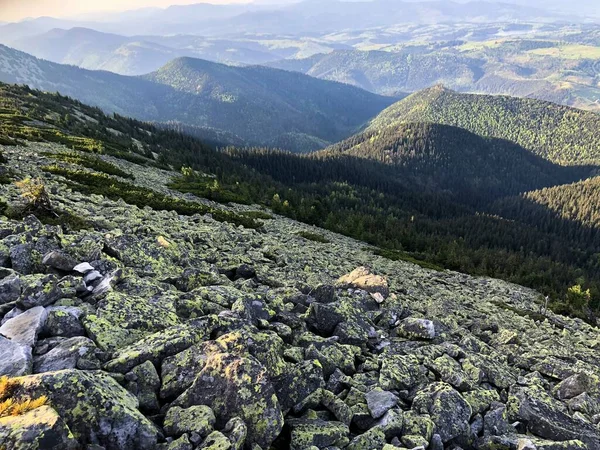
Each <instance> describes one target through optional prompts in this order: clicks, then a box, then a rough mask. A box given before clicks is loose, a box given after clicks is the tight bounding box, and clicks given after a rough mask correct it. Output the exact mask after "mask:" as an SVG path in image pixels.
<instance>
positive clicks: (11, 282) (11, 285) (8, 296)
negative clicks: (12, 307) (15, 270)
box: [0, 275, 21, 305]
mask: <svg viewBox="0 0 600 450" xmlns="http://www.w3.org/2000/svg"><path fill="white" fill-rule="evenodd" d="M20 296H21V280H20V279H19V277H18V276H16V275H13V276H8V277H6V278H4V279H2V280H1V281H0V305H5V304H7V303H13V302H16V301H17V300H18V299H19V297H20Z"/></svg>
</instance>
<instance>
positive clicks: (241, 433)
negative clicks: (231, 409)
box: [223, 417, 248, 450]
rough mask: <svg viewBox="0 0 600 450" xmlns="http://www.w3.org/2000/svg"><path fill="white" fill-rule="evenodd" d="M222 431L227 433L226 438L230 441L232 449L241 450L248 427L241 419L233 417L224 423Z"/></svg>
mask: <svg viewBox="0 0 600 450" xmlns="http://www.w3.org/2000/svg"><path fill="white" fill-rule="evenodd" d="M223 433H225V434H226V435H227V438H228V439H229V441H230V442H231V447H232V448H233V449H234V450H242V449H243V448H244V443H245V442H246V437H247V435H248V427H247V426H246V424H245V423H244V421H243V420H242V419H240V418H239V417H234V418H233V419H231V420H230V421H229V422H227V424H226V425H225V428H224V429H223Z"/></svg>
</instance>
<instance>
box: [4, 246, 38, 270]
mask: <svg viewBox="0 0 600 450" xmlns="http://www.w3.org/2000/svg"><path fill="white" fill-rule="evenodd" d="M36 257H37V256H36V255H35V253H34V247H33V245H32V244H29V243H27V244H19V245H16V246H14V247H12V248H11V249H10V264H11V267H12V268H13V269H14V270H15V271H17V272H19V273H20V274H22V275H29V274H32V273H34V272H35V271H36V266H37V264H36ZM37 263H38V264H39V259H38V260H37Z"/></svg>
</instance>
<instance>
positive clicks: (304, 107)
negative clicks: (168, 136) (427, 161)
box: [0, 47, 394, 151]
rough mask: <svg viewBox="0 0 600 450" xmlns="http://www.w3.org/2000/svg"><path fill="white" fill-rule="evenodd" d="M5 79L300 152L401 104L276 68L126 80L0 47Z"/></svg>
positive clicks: (193, 67) (194, 67) (189, 69)
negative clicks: (392, 106) (284, 146)
mask: <svg viewBox="0 0 600 450" xmlns="http://www.w3.org/2000/svg"><path fill="white" fill-rule="evenodd" d="M0 80H2V81H5V82H9V83H25V84H29V85H31V86H32V87H36V88H39V89H43V90H46V91H50V92H56V91H58V92H60V93H61V94H63V95H68V96H71V97H73V98H77V99H79V100H81V101H84V102H87V103H89V104H92V105H95V106H98V107H100V108H102V109H103V110H105V111H110V112H117V113H119V114H122V115H127V116H132V117H136V118H139V119H142V120H148V121H154V122H180V123H182V124H184V125H190V126H194V127H200V128H207V129H212V130H220V131H222V132H226V133H231V134H233V135H236V136H237V137H238V139H239V138H241V139H242V140H244V141H245V142H247V143H248V144H250V145H271V143H278V144H279V143H281V142H283V143H285V144H287V145H288V147H287V148H288V149H290V150H294V151H309V150H314V149H317V148H322V146H323V144H326V143H331V142H335V141H338V140H340V139H343V138H346V137H348V136H350V135H351V134H353V133H354V132H355V130H356V129H357V128H358V127H360V126H361V125H362V124H363V123H365V122H366V121H368V120H369V119H371V118H372V117H373V116H375V115H376V114H377V113H378V112H380V111H381V110H383V109H384V108H385V107H387V106H389V105H390V104H391V103H393V101H394V100H393V99H391V98H389V97H381V96H378V95H375V94H371V93H369V92H366V91H363V90H360V89H357V88H354V87H352V86H347V85H344V84H340V83H333V82H328V81H322V80H318V79H315V78H311V77H308V76H306V75H302V74H298V73H292V72H286V71H281V70H276V69H269V68H260V67H247V68H239V67H232V66H226V65H222V64H216V63H210V62H208V61H201V60H194V59H190V58H182V59H177V60H174V61H173V62H171V63H169V64H167V65H166V66H165V67H163V68H162V69H161V70H159V71H157V72H155V73H153V74H150V75H148V76H145V77H126V76H121V75H117V74H113V73H110V72H103V71H88V70H83V69H79V68H77V67H73V66H66V65H60V64H54V63H50V62H47V61H43V60H39V59H37V58H35V57H32V56H30V55H27V54H25V53H22V52H18V51H16V50H12V49H10V48H8V47H0ZM223 135H225V134H224V133H223ZM294 137H298V139H294ZM238 139H236V140H238ZM307 142H309V143H310V146H309V147H303V145H305V144H306V143H307ZM225 143H227V142H225Z"/></svg>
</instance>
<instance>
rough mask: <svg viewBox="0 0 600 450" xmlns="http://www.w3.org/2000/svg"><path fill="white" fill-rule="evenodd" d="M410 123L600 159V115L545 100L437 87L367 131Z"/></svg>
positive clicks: (570, 158) (580, 159) (553, 156)
mask: <svg viewBox="0 0 600 450" xmlns="http://www.w3.org/2000/svg"><path fill="white" fill-rule="evenodd" d="M407 122H433V123H441V124H446V125H452V126H456V127H460V128H464V129H466V130H469V131H471V132H473V133H475V134H479V135H481V136H488V137H495V138H500V139H507V140H510V141H513V142H515V143H517V144H519V145H521V146H523V147H524V148H526V149H528V150H530V151H532V152H534V153H535V154H537V155H539V156H541V157H544V158H547V159H549V160H550V161H554V162H556V163H561V164H586V163H594V162H596V163H597V162H598V161H600V134H599V133H598V130H600V115H599V114H596V113H593V112H589V111H583V110H579V109H574V108H569V107H566V106H560V105H557V104H554V103H549V102H544V101H541V100H534V99H527V98H516V97H506V96H491V95H474V94H460V93H457V92H454V91H451V90H448V89H445V88H444V87H442V86H435V87H432V88H430V89H426V90H424V91H421V92H418V93H416V94H413V95H411V96H409V97H407V98H406V99H404V100H401V101H400V102H398V103H396V104H394V105H392V106H390V107H389V108H388V109H386V110H385V111H383V112H382V113H381V114H380V115H379V116H378V117H376V118H375V119H373V120H372V121H371V123H370V124H369V126H368V127H367V130H368V131H371V130H378V129H383V128H386V127H388V126H390V125H395V124H400V123H407Z"/></svg>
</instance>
